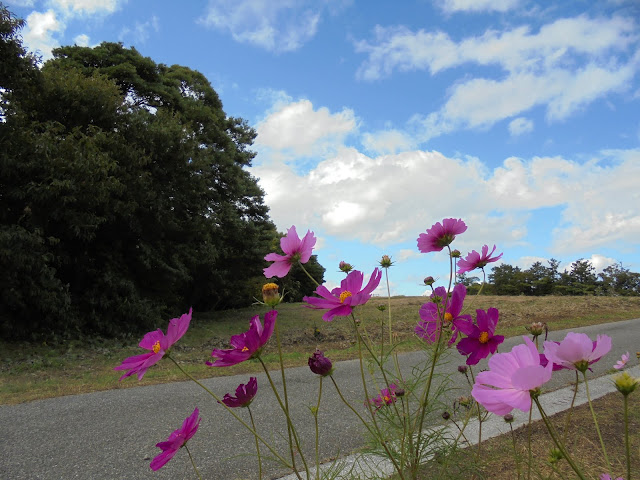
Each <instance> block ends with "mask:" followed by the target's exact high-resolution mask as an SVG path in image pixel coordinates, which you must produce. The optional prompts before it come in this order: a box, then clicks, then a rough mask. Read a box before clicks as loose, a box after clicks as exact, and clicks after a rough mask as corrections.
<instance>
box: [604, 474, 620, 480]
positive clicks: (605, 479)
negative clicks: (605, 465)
mask: <svg viewBox="0 0 640 480" xmlns="http://www.w3.org/2000/svg"><path fill="white" fill-rule="evenodd" d="M600 480H612V478H611V475H609V474H608V473H603V474H602V475H600ZM616 480H624V478H622V477H618V478H616Z"/></svg>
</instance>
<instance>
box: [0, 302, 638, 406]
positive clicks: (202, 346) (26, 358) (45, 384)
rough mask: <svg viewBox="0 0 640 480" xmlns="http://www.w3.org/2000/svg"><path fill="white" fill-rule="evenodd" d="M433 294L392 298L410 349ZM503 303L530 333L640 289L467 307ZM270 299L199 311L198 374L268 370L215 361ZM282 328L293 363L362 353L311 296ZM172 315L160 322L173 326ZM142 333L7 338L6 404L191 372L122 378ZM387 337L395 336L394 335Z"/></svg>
mask: <svg viewBox="0 0 640 480" xmlns="http://www.w3.org/2000/svg"><path fill="white" fill-rule="evenodd" d="M425 301H426V298H425V297H394V298H392V299H391V300H390V305H391V313H392V318H393V326H394V331H395V332H396V333H397V335H398V339H399V341H403V342H404V343H403V345H402V349H404V350H411V349H417V348H419V345H418V343H417V342H418V340H417V339H416V338H415V336H414V335H413V328H414V326H415V324H416V322H417V321H418V320H419V315H418V312H419V310H420V306H421V305H422V304H423V303H425ZM387 302H388V300H387V299H386V298H383V297H374V298H372V299H371V300H370V301H369V303H368V304H367V305H364V306H362V307H360V309H359V310H358V311H356V316H357V318H358V319H360V320H361V324H362V327H363V328H364V329H365V331H366V332H367V334H368V335H369V337H370V338H371V340H372V341H374V342H376V341H377V340H378V339H379V338H380V333H381V331H384V332H385V333H388V327H387V326H386V325H385V326H384V328H382V322H383V321H386V319H387V318H388V313H389V310H388V309H387V310H386V311H384V312H381V311H380V310H378V309H377V306H378V305H381V304H384V305H387ZM489 307H495V308H498V309H499V310H500V323H499V324H498V333H500V334H502V335H505V336H514V335H522V334H526V331H525V329H524V327H525V326H527V325H530V324H531V323H532V322H538V321H539V322H546V323H547V325H548V327H549V329H550V330H560V329H565V328H571V327H578V326H585V325H593V324H598V323H607V322H613V321H618V320H628V319H632V318H640V297H551V296H550V297H524V296H518V297H504V296H480V297H469V298H467V301H466V302H465V309H466V313H471V314H472V315H474V316H475V309H477V308H481V309H487V308H489ZM265 311H266V309H265V307H263V306H259V305H258V306H254V307H250V308H245V309H238V310H229V311H223V312H196V313H195V314H194V316H193V320H192V322H191V326H190V328H189V331H188V332H187V333H186V334H185V336H184V337H183V338H182V339H181V340H180V341H179V342H178V343H177V344H176V345H175V346H174V348H173V349H172V356H173V357H174V358H175V359H176V360H177V361H178V362H179V363H180V364H181V366H183V367H184V368H185V369H186V370H187V371H188V372H189V373H191V374H192V375H194V376H195V377H197V378H206V377H213V376H220V375H233V374H238V373H250V372H257V371H259V370H260V365H259V363H258V362H257V361H248V362H245V363H242V364H240V365H236V366H234V367H227V368H211V367H207V366H206V365H205V364H204V362H205V361H206V360H208V359H210V355H211V350H212V349H213V348H229V338H230V337H231V335H234V334H238V333H241V332H244V331H246V330H247V329H248V324H249V320H250V319H251V317H252V316H254V315H256V314H260V315H263V314H264V313H265ZM278 311H279V314H278V328H279V334H280V340H281V343H282V348H283V352H284V359H285V362H286V365H287V366H300V365H305V364H306V362H307V358H308V357H309V356H310V355H311V353H312V352H313V351H314V350H315V349H316V348H320V349H321V350H323V351H324V352H325V354H326V355H327V356H328V357H330V358H331V359H332V360H334V361H336V360H345V359H349V358H355V357H356V355H357V352H356V348H355V341H354V335H353V327H352V323H351V321H350V319H349V318H348V317H336V319H335V320H334V321H333V322H329V323H327V322H323V321H322V313H323V311H316V310H311V309H309V308H305V307H304V306H303V304H300V303H294V304H281V305H280V306H279V307H278ZM168 320H169V319H167V321H165V322H163V323H162V324H161V325H158V328H161V329H162V330H163V331H166V328H167V324H168ZM139 340H140V339H139V338H129V339H126V340H122V339H120V340H105V339H92V340H85V341H70V342H63V343H62V342H56V343H54V342H40V343H18V344H16V343H6V342H0V360H1V363H0V404H15V403H21V402H26V401H31V400H36V399H42V398H48V397H54V396H60V395H71V394H77V393H85V392H93V391H99V390H108V389H114V388H128V387H133V386H137V385H150V384H154V383H163V382H170V381H176V380H185V378H184V376H183V375H182V374H181V373H180V372H179V371H178V370H177V369H176V368H175V366H174V365H173V364H172V363H171V362H169V361H162V362H160V363H158V364H157V365H155V366H154V367H152V368H151V369H149V371H148V372H147V374H146V375H145V377H144V379H143V380H142V382H138V380H137V379H136V378H135V377H133V378H128V379H126V380H124V381H123V382H119V381H118V378H119V376H120V374H121V372H116V371H114V370H113V367H115V366H116V365H119V364H120V363H121V361H122V360H123V359H124V358H126V357H128V356H131V355H137V354H140V353H144V351H143V350H142V349H140V348H139V347H138V346H137V344H138V341H139ZM385 341H388V338H386V340H385ZM276 353H277V349H276V339H275V335H274V337H273V338H272V340H271V341H270V342H269V344H267V346H266V348H265V350H264V354H263V358H264V359H265V361H266V362H267V364H269V365H271V366H273V367H274V368H275V366H276V362H277V355H276Z"/></svg>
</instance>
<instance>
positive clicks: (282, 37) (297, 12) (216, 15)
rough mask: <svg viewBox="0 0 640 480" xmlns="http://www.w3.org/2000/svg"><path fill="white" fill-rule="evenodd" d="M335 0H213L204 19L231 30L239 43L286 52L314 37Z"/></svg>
mask: <svg viewBox="0 0 640 480" xmlns="http://www.w3.org/2000/svg"><path fill="white" fill-rule="evenodd" d="M341 3H343V2H340V1H336V0H323V1H319V2H312V1H311V0H303V1H298V0H268V1H267V0H210V1H209V5H208V7H207V11H206V13H205V15H204V16H203V17H202V18H201V20H200V21H201V22H202V23H204V24H205V25H207V26H210V27H213V28H215V29H217V30H222V31H228V32H229V33H230V34H231V36H232V37H233V38H234V40H236V41H237V42H240V43H249V44H252V45H255V46H258V47H261V48H264V49H266V50H270V51H275V52H287V51H293V50H297V49H298V48H300V47H301V46H302V45H303V44H305V43H306V42H308V41H309V40H310V39H311V38H313V37H314V36H315V34H316V32H317V29H318V24H319V23H320V20H321V18H322V15H323V13H324V11H325V10H326V9H328V8H332V7H338V6H339V5H340V4H341Z"/></svg>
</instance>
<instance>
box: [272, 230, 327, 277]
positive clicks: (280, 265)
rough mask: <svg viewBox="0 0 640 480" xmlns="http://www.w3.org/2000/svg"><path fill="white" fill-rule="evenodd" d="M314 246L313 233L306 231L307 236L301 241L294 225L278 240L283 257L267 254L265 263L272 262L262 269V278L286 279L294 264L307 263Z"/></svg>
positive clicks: (314, 238)
mask: <svg viewBox="0 0 640 480" xmlns="http://www.w3.org/2000/svg"><path fill="white" fill-rule="evenodd" d="M315 244H316V237H315V236H314V235H313V232H311V231H308V230H307V234H306V235H305V236H304V238H303V239H302V240H300V237H298V233H297V232H296V227H295V225H294V226H292V227H291V228H290V229H289V230H288V231H287V235H285V236H284V237H282V238H281V239H280V248H282V251H283V252H284V253H285V255H278V254H277V253H269V254H268V255H267V256H266V257H264V259H265V260H266V261H267V262H273V264H272V265H271V266H270V267H267V268H265V269H264V276H265V277H266V278H271V277H280V278H282V277H286V276H287V274H288V273H289V270H290V269H291V265H293V264H294V263H297V262H300V263H307V262H308V261H309V259H310V258H311V252H312V251H313V246H314V245H315Z"/></svg>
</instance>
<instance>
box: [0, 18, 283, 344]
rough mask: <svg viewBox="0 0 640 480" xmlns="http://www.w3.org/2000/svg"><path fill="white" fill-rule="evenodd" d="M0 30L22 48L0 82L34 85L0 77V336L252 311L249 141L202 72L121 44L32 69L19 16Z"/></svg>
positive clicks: (253, 198) (258, 215) (257, 251)
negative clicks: (1, 115) (1, 118)
mask: <svg viewBox="0 0 640 480" xmlns="http://www.w3.org/2000/svg"><path fill="white" fill-rule="evenodd" d="M2 22H3V28H5V26H4V25H5V24H6V23H7V22H13V23H11V24H10V28H9V29H10V30H11V32H12V33H10V34H8V35H5V34H2V35H1V36H0V40H1V41H2V42H3V46H2V47H0V48H1V50H0V51H2V52H5V51H7V48H5V47H6V45H4V44H6V43H7V42H9V43H10V42H13V43H12V45H13V46H14V47H15V46H16V45H17V46H18V47H20V48H17V49H14V50H13V54H12V55H13V56H17V57H19V58H18V59H20V58H23V59H26V60H25V61H24V62H20V61H13V60H12V63H11V62H10V63H11V64H12V65H16V67H15V68H21V69H24V70H25V71H28V72H29V75H26V74H25V75H22V76H19V75H13V76H11V75H6V74H5V73H4V58H3V67H2V68H3V70H2V73H0V75H3V76H0V79H4V78H10V79H13V78H18V77H19V78H24V79H26V80H25V82H23V85H27V84H28V85H30V86H31V87H30V88H27V87H26V86H22V87H21V88H13V89H7V88H6V87H4V85H2V84H0V87H2V88H4V89H5V91H6V92H7V93H6V94H5V95H4V96H3V102H5V103H4V105H5V106H6V108H5V117H6V118H5V122H4V123H1V124H0V173H1V180H0V182H1V184H0V185H1V186H2V191H1V193H0V227H1V228H2V230H0V241H1V242H2V243H0V254H1V255H2V259H3V260H5V259H7V260H9V261H10V262H11V263H9V265H10V266H13V267H14V268H13V269H11V268H10V269H5V268H3V271H2V272H0V286H2V287H3V297H2V300H3V304H2V306H1V310H0V328H1V329H2V331H3V333H4V334H5V335H11V336H18V337H19V336H25V335H26V334H27V333H33V332H36V331H40V332H43V331H45V330H47V329H48V330H51V331H53V330H55V331H58V332H60V331H62V330H66V331H67V332H68V333H69V332H74V331H76V332H97V333H101V334H117V333H120V332H123V331H134V330H140V329H146V328H149V327H151V326H153V325H155V324H156V322H157V321H158V320H159V319H160V318H161V316H166V315H173V314H177V313H180V312H184V311H185V310H186V309H187V308H188V307H189V306H194V307H195V308H196V309H198V308H200V309H208V308H213V307H215V308H224V307H234V306H241V305H247V304H249V303H250V302H251V301H252V297H253V296H255V292H253V290H252V288H251V287H250V285H249V282H248V279H251V278H255V277H257V276H259V275H260V274H261V273H262V270H261V269H262V267H263V266H264V262H263V257H264V255H265V254H266V253H268V251H269V246H270V242H271V241H272V239H273V237H274V235H275V228H274V226H273V224H272V223H271V222H270V220H269V218H268V215H267V213H268V209H267V207H266V206H265V205H264V202H263V192H262V190H261V189H260V188H259V186H258V185H257V182H256V179H255V178H253V177H252V176H251V175H250V174H249V173H248V172H247V170H246V169H245V167H247V166H249V165H250V164H251V160H252V158H253V156H254V153H253V152H251V151H250V150H249V147H250V145H251V142H252V141H253V138H254V137H255V132H254V131H253V130H252V129H251V128H249V127H248V126H247V124H246V122H244V121H243V120H241V119H236V118H233V117H228V116H227V115H226V114H225V113H224V111H223V110H222V104H221V102H220V100H219V98H218V96H217V94H216V92H215V91H214V90H213V88H211V86H210V84H209V82H208V81H207V80H206V78H205V77H204V76H203V75H202V74H200V73H199V72H196V71H193V70H191V69H189V68H186V67H183V66H178V65H174V66H170V67H169V66H166V65H162V64H156V63H155V62H153V61H152V60H151V59H149V58H145V57H143V56H142V55H140V54H139V53H138V52H137V51H136V50H135V49H133V48H130V49H127V48H124V47H123V46H122V45H121V44H114V43H103V44H101V45H100V46H98V47H96V48H85V47H63V48H60V49H56V50H54V52H53V55H54V58H53V59H52V60H50V61H48V62H47V63H46V64H45V65H44V66H43V68H42V69H41V70H37V69H35V68H34V63H33V62H32V61H31V60H30V57H29V56H28V55H27V54H26V53H25V52H24V50H23V49H21V44H20V41H19V37H18V36H17V34H16V31H17V29H18V28H19V27H20V25H21V23H20V22H19V21H15V20H13V17H11V16H10V15H9V16H7V15H5V14H3V17H2ZM11 25H12V26H11ZM0 32H4V30H2V29H0ZM11 58H13V57H11ZM29 69H32V70H29ZM36 84H37V88H34V86H35V85H36ZM7 85H8V84H7ZM27 92H28V94H27ZM3 265H4V263H3ZM8 270H10V271H8ZM9 286H11V287H12V290H6V289H5V288H7V287H9ZM7 292H9V293H7ZM34 300H35V303H33V302H34Z"/></svg>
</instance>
